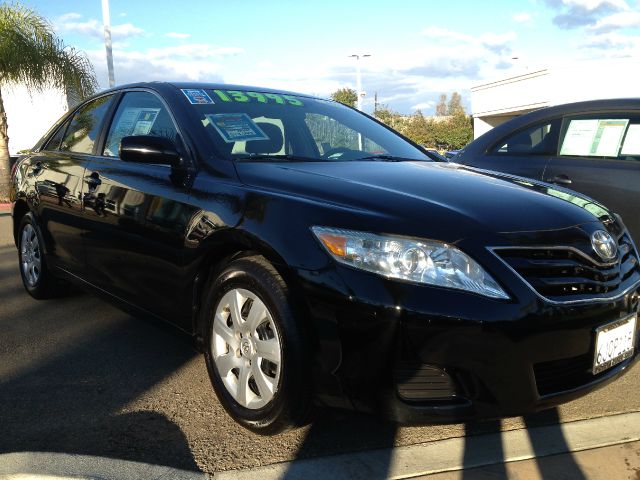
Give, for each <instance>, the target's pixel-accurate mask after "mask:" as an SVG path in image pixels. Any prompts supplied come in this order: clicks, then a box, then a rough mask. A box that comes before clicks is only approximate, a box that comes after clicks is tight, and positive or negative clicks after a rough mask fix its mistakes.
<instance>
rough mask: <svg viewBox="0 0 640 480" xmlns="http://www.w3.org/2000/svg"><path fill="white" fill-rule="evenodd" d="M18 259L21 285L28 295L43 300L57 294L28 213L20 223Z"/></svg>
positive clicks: (41, 242) (34, 224)
mask: <svg viewBox="0 0 640 480" xmlns="http://www.w3.org/2000/svg"><path fill="white" fill-rule="evenodd" d="M18 259H19V260H18V261H19V266H20V276H21V277H22V284H23V285H24V288H25V290H26V291H27V292H28V293H29V295H31V296H32V297H33V298H37V299H44V298H51V297H54V296H57V295H58V294H59V288H58V287H59V285H58V283H57V280H56V279H55V278H54V277H53V276H52V275H51V273H50V272H49V270H48V268H47V263H46V260H45V258H44V251H43V241H42V236H41V235H40V231H39V229H38V226H37V224H36V223H35V220H34V218H33V215H32V214H31V213H30V212H29V213H27V214H25V215H24V217H22V220H21V221H20V227H19V230H18Z"/></svg>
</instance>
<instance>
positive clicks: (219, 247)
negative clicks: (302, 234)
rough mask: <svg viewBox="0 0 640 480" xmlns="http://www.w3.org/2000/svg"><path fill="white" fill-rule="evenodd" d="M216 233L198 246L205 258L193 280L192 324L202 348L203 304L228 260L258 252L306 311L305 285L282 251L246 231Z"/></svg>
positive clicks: (229, 261) (303, 311) (200, 262)
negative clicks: (298, 278)
mask: <svg viewBox="0 0 640 480" xmlns="http://www.w3.org/2000/svg"><path fill="white" fill-rule="evenodd" d="M215 237H216V238H215V239H213V238H212V239H211V241H210V242H208V243H207V244H206V245H202V246H201V247H200V248H199V249H198V250H199V251H200V254H199V256H201V257H202V260H200V261H199V265H198V267H197V273H196V275H195V278H194V283H193V303H192V308H193V318H192V322H193V327H192V328H193V332H194V336H195V339H196V344H197V346H198V348H199V349H202V345H203V335H204V328H205V326H206V325H205V323H206V322H205V317H204V316H203V315H202V312H201V308H200V307H201V304H202V301H203V298H204V294H205V288H206V286H207V285H209V284H210V283H211V282H213V281H214V280H215V278H216V277H217V276H218V274H219V273H220V272H221V271H222V270H223V269H224V268H225V267H226V266H227V265H228V264H230V263H231V262H233V261H234V260H237V259H239V258H243V257H250V256H256V255H257V256H262V257H264V258H265V259H266V260H267V261H268V262H269V263H271V265H273V267H274V268H275V269H276V271H277V272H278V274H279V275H280V276H281V277H282V278H283V280H284V281H285V283H286V285H287V287H288V288H289V290H290V292H291V294H292V295H291V296H292V298H294V299H295V302H296V304H297V307H298V308H300V309H301V313H302V314H305V313H306V311H307V310H306V309H307V308H308V307H307V304H306V302H305V301H304V298H305V297H304V295H303V291H302V287H301V285H300V284H299V282H298V280H297V276H296V275H295V272H294V271H293V269H292V268H291V267H290V266H289V265H288V263H287V262H286V261H285V259H284V258H283V256H282V255H280V254H279V253H278V252H277V251H276V250H274V249H273V248H272V247H271V246H270V245H268V244H267V243H266V242H264V241H263V240H261V239H260V238H258V237H257V236H255V235H253V234H251V233H249V232H247V231H243V230H236V229H232V230H228V231H224V232H218V234H217V235H215Z"/></svg>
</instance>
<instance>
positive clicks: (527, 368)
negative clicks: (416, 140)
mask: <svg viewBox="0 0 640 480" xmlns="http://www.w3.org/2000/svg"><path fill="white" fill-rule="evenodd" d="M12 181H13V191H14V198H13V220H14V228H15V240H16V245H17V247H18V250H19V268H20V272H21V274H22V279H23V281H24V286H25V288H26V290H27V292H29V293H30V294H31V295H32V296H33V297H35V298H47V297H51V296H53V295H56V294H58V293H60V292H61V291H64V289H65V288H66V287H67V286H68V283H66V282H72V283H74V284H76V285H80V286H81V287H83V288H86V289H89V290H91V291H94V292H96V293H98V294H100V295H102V296H104V297H105V298H107V299H109V300H111V301H113V302H114V303H116V304H117V305H119V306H121V307H122V308H125V309H127V310H129V311H132V312H134V313H136V314H139V315H144V316H147V317H151V318H157V319H161V320H164V321H167V322H170V323H172V324H174V325H175V326H177V327H178V328H180V329H182V330H184V331H186V332H188V333H189V334H190V335H192V336H193V338H194V340H195V341H196V342H197V345H199V346H200V347H201V348H202V350H203V351H204V354H205V357H206V364H207V368H208V371H209V376H210V378H211V381H212V383H213V387H214V389H215V391H216V393H217V395H218V398H219V399H220V401H221V403H222V404H223V405H224V407H225V408H226V410H227V411H228V412H229V413H230V414H231V415H232V416H233V417H234V418H235V419H236V420H237V421H238V422H240V423H241V424H242V425H244V426H246V427H248V428H251V429H253V430H255V431H259V432H262V433H271V432H275V431H278V430H280V429H282V428H284V427H288V426H294V425H300V424H302V423H304V422H305V421H306V419H307V418H308V413H309V411H310V407H311V405H313V404H314V403H316V404H322V405H329V406H334V407H345V408H356V409H360V410H363V411H377V412H380V413H382V414H384V415H387V416H389V417H391V418H394V419H396V420H398V421H404V422H448V421H458V420H462V419H468V418H475V417H486V416H492V417H494V416H507V415H520V414H523V413H526V412H531V411H535V410H539V409H542V408H545V407H549V406H553V405H556V404H558V403H560V402H564V401H567V400H570V399H573V398H575V397H577V396H580V395H583V394H584V393H586V392H588V391H590V390H593V389H594V388H597V387H599V386H602V385H604V384H605V383H607V382H608V381H610V380H613V379H614V378H616V377H617V376H618V375H620V374H621V373H623V372H624V371H626V370H627V369H628V367H629V366H630V365H631V363H632V362H634V361H635V360H636V359H637V358H638V354H637V347H636V345H637V342H638V327H637V312H638V304H639V301H638V298H639V294H640V268H639V266H638V252H637V250H636V248H635V247H634V245H633V243H632V241H631V239H630V237H629V234H628V232H627V231H626V230H625V227H624V225H623V224H622V222H621V221H620V218H619V217H617V216H616V215H614V214H612V213H611V212H609V211H608V210H607V209H606V208H605V207H604V206H602V205H600V204H597V203H595V202H593V201H591V200H588V199H585V198H583V197H580V196H578V195H576V194H574V193H572V192H570V191H567V190H564V189H562V188H557V189H555V188H551V187H550V186H549V185H545V184H539V183H536V182H534V181H525V180H523V179H521V178H515V177H509V176H506V175H501V174H493V173H482V172H480V171H477V170H474V169H470V168H467V167H462V166H460V165H456V164H448V163H442V162H433V161H431V160H430V159H429V158H428V157H427V156H426V155H425V153H424V150H423V149H422V148H421V147H420V146H418V145H416V144H413V143H412V142H410V141H408V140H407V139H405V138H403V137H401V136H400V135H398V134H397V133H395V132H394V131H392V130H390V129H389V128H387V127H386V126H384V125H383V124H381V123H378V122H377V121H375V120H374V119H372V118H370V117H368V116H366V115H364V114H361V113H360V112H358V111H356V110H353V109H350V108H348V107H345V106H343V105H341V104H338V103H335V102H332V101H327V100H322V99H318V98H313V97H310V96H305V95H300V94H294V93H287V92H279V91H273V90H265V89H257V88H248V87H240V86H230V85H210V84H169V83H149V84H135V85H128V86H123V87H119V88H116V89H113V90H108V91H105V92H102V93H101V94H99V95H97V96H96V97H94V98H92V99H89V100H87V101H86V102H84V103H83V104H81V105H80V106H78V107H77V108H75V109H74V110H72V111H71V112H69V114H68V115H66V116H65V117H64V118H62V119H61V120H60V121H59V122H58V123H57V124H56V125H55V126H54V127H53V128H52V129H51V130H50V132H49V133H47V134H46V135H45V136H44V138H43V139H42V140H41V141H40V142H39V143H38V144H37V145H36V146H35V148H34V150H33V152H32V153H31V154H29V155H26V156H25V157H24V158H23V159H21V160H20V161H19V162H18V163H17V165H16V166H15V169H14V172H13V175H12ZM132 368H135V366H133V365H132Z"/></svg>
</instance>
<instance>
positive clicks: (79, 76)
mask: <svg viewBox="0 0 640 480" xmlns="http://www.w3.org/2000/svg"><path fill="white" fill-rule="evenodd" d="M7 84H21V85H25V86H26V87H27V89H28V90H30V91H39V90H42V89H44V88H47V87H53V88H59V89H61V90H64V91H65V92H66V93H67V95H68V97H69V98H70V99H71V100H72V101H78V100H81V99H83V98H85V97H87V96H89V95H91V94H92V93H93V92H94V91H95V89H96V88H97V81H96V77H95V73H94V71H93V66H92V65H91V62H90V61H89V60H88V58H87V57H86V56H85V55H84V53H82V52H79V51H77V50H75V49H73V48H71V47H66V46H65V45H64V44H63V42H62V41H61V40H60V39H59V38H57V37H56V35H55V33H54V32H53V28H52V26H51V24H50V23H49V22H48V21H47V20H46V19H45V18H43V17H42V16H40V15H38V14H37V13H36V12H34V11H33V10H31V9H29V8H27V7H24V6H22V5H19V4H12V5H9V4H2V5H0V203H2V202H6V201H7V200H8V198H9V181H10V179H9V174H10V172H9V137H8V135H7V115H6V112H5V110H4V104H3V101H2V90H1V88H2V87H3V86H6V85H7Z"/></svg>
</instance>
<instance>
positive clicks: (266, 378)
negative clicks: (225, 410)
mask: <svg viewBox="0 0 640 480" xmlns="http://www.w3.org/2000/svg"><path fill="white" fill-rule="evenodd" d="M211 345H212V349H213V352H212V353H213V359H214V362H215V365H216V368H217V370H218V373H219V375H220V378H221V379H222V383H223V384H224V386H225V388H226V389H227V391H228V392H229V393H230V394H231V396H232V397H233V398H234V399H235V401H236V402H238V403H239V404H240V405H241V406H243V407H245V408H248V409H252V410H255V409H259V408H262V407H264V406H265V405H267V404H268V403H269V402H270V401H271V400H272V399H273V397H274V396H275V394H276V391H277V389H278V381H279V379H280V372H281V369H282V347H281V342H280V334H279V332H278V328H277V326H276V323H275V322H274V319H273V317H272V315H271V313H270V312H269V309H268V308H267V306H266V305H265V304H264V302H263V301H262V300H260V298H259V297H258V296H257V295H255V294H254V293H252V292H250V291H249V290H245V289H242V288H235V289H232V290H230V291H228V292H227V293H225V294H224V296H223V297H222V298H221V299H220V301H219V302H218V304H217V305H216V308H215V317H214V319H213V332H212V342H211Z"/></svg>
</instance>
